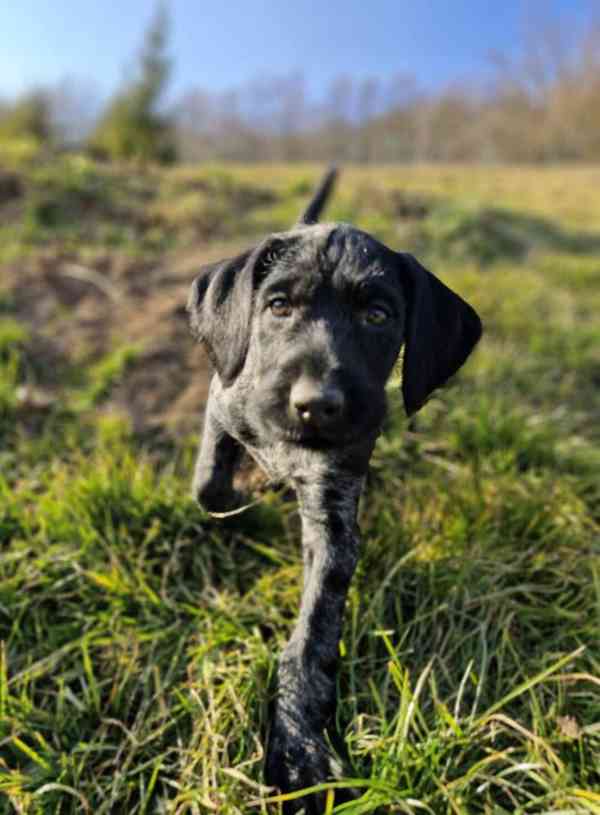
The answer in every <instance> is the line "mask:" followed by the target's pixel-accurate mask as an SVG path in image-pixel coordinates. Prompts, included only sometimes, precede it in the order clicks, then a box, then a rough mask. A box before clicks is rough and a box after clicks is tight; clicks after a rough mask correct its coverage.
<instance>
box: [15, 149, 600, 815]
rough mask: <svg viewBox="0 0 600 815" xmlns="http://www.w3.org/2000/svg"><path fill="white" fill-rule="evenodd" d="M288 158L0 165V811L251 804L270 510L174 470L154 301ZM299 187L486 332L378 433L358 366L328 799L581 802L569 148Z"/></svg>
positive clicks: (288, 540) (597, 226) (273, 207)
mask: <svg viewBox="0 0 600 815" xmlns="http://www.w3.org/2000/svg"><path fill="white" fill-rule="evenodd" d="M319 173H320V169H319V168H317V167H310V166H299V167H298V166H296V167H254V168H251V167H248V168H246V167H240V168H231V167H208V168H178V169H173V170H170V171H164V172H162V171H161V172H159V171H146V172H141V171H133V170H127V169H123V168H121V169H119V168H110V167H103V166H101V165H95V164H93V163H91V162H90V161H88V160H86V159H83V158H77V157H64V158H61V159H58V160H57V161H56V162H55V163H54V164H51V165H47V166H38V167H34V168H29V169H27V170H23V169H21V170H15V171H14V172H11V173H8V172H7V173H5V174H4V176H3V175H2V174H1V173H0V640H1V650H0V813H24V814H25V813H27V815H30V814H31V815H34V814H35V815H39V814H40V813H43V815H46V813H48V815H49V814H50V813H53V814H54V813H55V814H56V815H59V813H60V815H67V813H94V815H107V814H108V813H119V814H120V813H123V815H142V813H172V814H173V815H175V814H177V815H179V813H194V815H196V814H197V813H213V812H214V813H219V814H220V815H230V814H231V815H233V813H252V812H257V813H259V812H262V813H267V812H269V813H270V812H274V813H275V812H277V810H278V805H277V803H272V802H271V803H269V802H270V801H271V800H272V798H273V795H274V793H273V791H271V790H269V789H267V788H265V787H264V786H263V784H262V760H263V743H264V736H265V728H266V724H267V720H268V705H269V700H270V698H271V696H272V694H273V691H274V687H275V672H276V665H277V654H278V652H279V650H280V648H281V647H282V645H283V644H284V642H285V641H286V639H287V637H288V636H289V634H290V631H291V628H292V626H293V623H294V618H295V614H296V610H297V606H298V600H299V590H300V584H301V558H300V552H299V531H298V522H297V514H296V508H295V505H294V504H293V503H291V502H290V501H287V500H284V498H283V497H282V496H280V495H277V494H274V493H271V492H269V491H268V489H266V488H265V487H264V486H263V485H261V484H260V483H258V484H257V485H256V486H255V487H253V489H255V490H257V491H258V492H259V493H260V495H261V496H262V501H261V502H260V503H259V504H258V505H257V506H256V507H255V508H253V509H251V510H250V511H248V512H247V513H245V514H243V515H241V516H238V517H235V518H232V519H230V520H227V521H216V520H214V519H211V518H209V517H208V516H206V515H205V514H203V512H202V511H201V510H199V509H198V508H197V507H196V506H195V505H194V504H193V503H192V502H191V500H190V499H189V497H188V491H189V482H190V474H191V466H192V460H193V455H194V446H195V444H196V441H197V430H198V428H199V418H200V416H201V412H202V402H203V399H204V397H205V393H206V382H207V370H206V364H205V362H204V360H203V357H202V353H201V351H200V350H199V349H198V348H195V347H194V346H193V344H192V340H191V338H190V337H189V335H188V331H187V325H186V318H185V314H184V312H183V305H184V303H185V297H186V293H187V287H188V286H189V283H190V282H191V280H192V278H193V275H194V271H195V269H197V267H198V265H199V264H200V263H201V262H203V261H204V260H210V259H214V258H215V257H218V256H220V255H226V254H227V253H230V252H232V251H233V249H234V248H235V247H238V246H240V245H243V244H246V243H248V242H249V241H251V240H253V239H254V238H255V237H256V236H259V235H261V234H263V233H264V232H265V231H268V230H273V229H280V228H285V227H287V226H288V225H290V224H291V222H292V221H293V220H294V218H295V217H296V215H297V214H298V213H299V212H300V210H301V208H302V205H303V204H304V203H305V202H306V200H307V196H308V195H309V194H310V190H311V189H312V185H313V184H314V182H315V181H316V179H317V178H318V177H319ZM329 215H330V217H331V219H332V220H334V219H339V220H347V221H351V222H353V223H354V224H356V225H358V226H361V227H362V228H364V229H366V230H368V231H371V232H373V233H374V234H375V235H376V236H378V237H380V238H381V239H382V240H384V241H385V242H387V243H389V244H390V245H391V246H393V247H394V248H397V249H401V248H402V249H407V250H412V251H415V252H416V253H417V254H418V255H419V258H420V259H422V261H423V262H424V263H425V264H426V265H428V266H429V267H430V268H431V269H432V270H433V271H434V272H435V273H436V274H437V275H438V276H439V277H441V278H442V279H443V280H444V281H446V282H447V283H448V284H449V285H450V286H452V287H453V288H455V289H456V290H457V291H458V292H460V293H461V294H462V295H463V296H464V297H465V298H466V299H467V300H469V301H470V302H472V303H473V305H474V306H475V307H476V308H477V310H478V311H479V312H480V314H481V316H482V319H483V321H484V326H485V334H484V338H483V340H482V342H481V344H480V346H479V348H478V350H477V352H476V353H475V354H474V356H473V357H472V358H471V359H470V361H469V362H468V364H467V365H466V366H465V368H464V369H463V370H462V371H461V372H460V374H459V375H458V377H456V379H455V381H454V382H453V383H452V384H451V385H450V386H449V387H448V388H446V389H444V390H443V391H441V392H439V393H437V394H436V396H435V398H433V399H432V400H431V401H430V403H429V404H428V405H427V406H426V408H425V409H424V410H423V411H422V412H421V413H420V414H419V415H418V419H417V424H416V427H415V428H412V429H411V431H410V432H409V429H408V428H407V423H406V421H405V419H404V418H403V415H402V408H401V402H400V398H399V394H398V387H397V385H398V382H397V380H396V381H393V382H392V383H391V384H390V388H389V390H390V406H391V411H390V418H389V421H388V427H387V430H386V433H385V436H383V437H382V438H381V439H380V442H379V443H378V447H377V449H376V452H375V455H374V458H373V462H372V472H371V477H370V481H369V486H368V494H367V498H366V500H365V501H363V506H362V513H361V527H362V531H363V539H364V550H363V556H362V560H361V563H360V566H359V569H358V572H357V574H356V576H355V579H354V582H353V585H352V589H351V592H350V597H349V601H348V606H347V615H346V625H345V629H344V636H343V641H342V642H341V644H340V650H341V655H342V659H341V666H340V673H339V699H340V703H339V709H338V716H337V721H336V726H337V729H338V732H339V733H340V734H341V735H342V736H343V738H344V739H345V743H346V748H347V751H348V754H349V763H348V766H347V768H346V771H347V774H348V779H353V781H352V782H350V780H348V781H347V783H348V784H351V785H352V786H355V787H357V788H360V790H361V792H362V796H361V797H360V798H359V799H357V801H356V802H354V803H352V804H350V805H348V804H347V805H344V806H342V805H340V806H338V807H337V808H336V807H335V799H334V793H333V790H332V792H331V793H330V795H329V798H328V801H329V804H328V811H329V812H339V813H341V812H345V813H353V814H354V815H358V813H369V812H381V813H387V812H390V813H391V812H399V813H414V815H420V813H431V814H432V815H443V814H445V813H448V815H476V814H478V813H485V815H503V814H504V813H511V814H513V813H523V815H524V814H525V813H527V814H528V815H529V813H547V814H548V815H550V814H552V815H567V814H570V813H595V814H596V815H597V814H598V813H600V557H599V555H600V545H599V541H600V534H599V533H600V444H599V442H600V320H599V315H600V169H591V168H587V169H586V168H574V169H564V168H563V169H561V168H556V169H552V168H550V169H537V170H534V169H528V168H489V169H486V168H468V167H463V168H461V167H422V168H419V167H416V168H402V167H395V168H377V169H360V170H359V169H352V170H348V171H347V172H346V173H345V174H344V175H343V176H342V178H341V182H340V186H339V189H338V192H337V194H336V197H335V201H334V203H333V204H332V206H331V208H330V210H329ZM256 482H257V479H256V478H255V477H254V475H253V474H252V473H250V474H248V475H247V476H246V483H247V484H248V485H250V486H252V485H253V484H256ZM356 779H359V780H358V781H357V780H356ZM342 783H346V782H342Z"/></svg>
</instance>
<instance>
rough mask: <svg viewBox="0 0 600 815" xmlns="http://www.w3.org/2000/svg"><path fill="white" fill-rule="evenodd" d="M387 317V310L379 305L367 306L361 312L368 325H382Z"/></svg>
mask: <svg viewBox="0 0 600 815" xmlns="http://www.w3.org/2000/svg"><path fill="white" fill-rule="evenodd" d="M389 318H390V314H389V312H388V311H387V310H386V309H384V308H382V307H381V306H369V307H368V308H367V309H365V311H364V313H363V319H364V321H365V322H366V323H369V325H383V324H384V323H385V322H387V320H389Z"/></svg>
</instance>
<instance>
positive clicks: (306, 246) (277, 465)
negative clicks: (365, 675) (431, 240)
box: [188, 202, 481, 815]
mask: <svg viewBox="0 0 600 815" xmlns="http://www.w3.org/2000/svg"><path fill="white" fill-rule="evenodd" d="M321 203H322V202H321ZM313 209H314V208H313ZM369 287H371V289H372V290H373V291H375V289H376V290H377V292H378V294H377V296H378V297H379V298H380V299H383V300H384V301H385V303H386V306H387V307H388V310H389V313H390V318H389V319H388V320H387V321H386V323H385V324H384V326H383V327H381V328H377V329H375V328H373V327H372V326H368V325H367V324H366V323H365V321H364V320H363V319H362V316H361V315H362V314H363V311H361V309H362V310H364V308H365V306H364V305H362V303H363V301H362V300H361V299H360V298H361V297H364V296H363V294H361V292H364V291H365V290H367V289H369ZM373 287H375V288H373ZM280 289H281V290H285V291H286V292H288V293H289V297H290V300H291V301H292V303H293V304H294V310H293V312H292V316H291V317H290V318H289V319H287V320H283V321H282V320H276V319H274V318H273V317H272V315H271V313H270V311H269V301H268V295H269V292H271V293H272V292H277V291H279V290H280ZM369 296H372V295H369ZM188 309H189V311H190V316H191V323H192V329H193V331H194V333H195V334H196V336H197V337H198V338H199V339H200V340H201V341H202V342H203V343H204V345H205V347H206V348H207V350H208V353H209V355H210V357H211V359H212V361H213V363H214V365H215V368H216V373H215V376H214V378H213V381H212V384H211V389H210V395H209V400H208V404H207V408H206V415H205V426H204V432H203V436H202V442H201V446H200V452H199V455H198V460H197V463H196V469H195V476H194V485H193V491H194V495H195V496H196V498H197V499H198V500H199V501H200V503H201V504H203V506H204V507H205V508H206V509H208V510H212V511H223V510H227V509H229V508H232V507H233V506H235V503H236V500H237V496H236V495H235V493H234V491H233V487H232V478H233V472H234V469H235V466H236V464H237V461H238V458H239V454H240V451H241V449H242V447H245V448H246V449H247V450H248V452H249V453H250V454H251V455H252V456H253V457H254V458H255V460H256V461H257V462H258V463H259V464H260V465H261V467H263V468H264V469H265V471H266V472H267V473H268V474H269V475H270V476H271V477H272V478H273V479H274V480H275V481H287V482H288V483H289V484H291V486H292V487H293V488H294V489H295V491H296V494H297V497H298V502H299V509H300V515H301V519H302V550H303V562H304V587H303V592H302V600H301V604H300V613H299V617H298V621H297V623H296V626H295V628H294V631H293V633H292V636H291V638H290V640H289V642H288V644H287V645H286V647H285V649H284V651H283V653H282V654H281V657H280V662H279V672H278V689H277V696H276V699H275V701H274V705H273V714H272V720H271V726H270V734H269V739H268V747H267V758H266V765H265V776H266V780H267V782H268V783H270V784H273V785H275V786H277V787H278V788H279V789H281V790H283V791H285V792H287V791H292V790H298V789H302V788H304V787H307V786H311V785H314V784H318V783H320V782H323V781H324V780H327V779H329V778H333V777H336V776H337V775H339V773H340V767H339V765H338V763H337V761H336V759H335V758H334V757H333V756H332V754H331V752H330V751H329V750H328V748H327V746H326V740H325V732H326V728H327V727H328V725H330V723H331V720H332V717H333V714H334V711H335V701H336V700H335V677H336V666H337V662H338V653H339V640H340V636H341V628H342V622H343V614H344V605H345V601H346V596H347V592H348V587H349V585H350V581H351V579H352V575H353V573H354V570H355V567H356V564H357V562H358V557H359V548H360V538H359V530H358V526H357V521H356V519H357V511H358V501H359V498H360V494H361V490H362V487H363V483H364V478H365V474H366V471H367V468H368V462H369V458H370V456H371V453H372V450H373V447H374V444H375V441H376V439H377V436H378V435H379V433H380V430H381V425H382V421H383V418H384V415H385V383H386V380H387V378H388V377H389V374H390V372H391V370H392V368H393V366H394V364H395V362H396V359H397V357H398V354H399V351H400V348H401V346H402V344H403V342H405V343H406V351H405V354H404V357H405V359H404V368H403V374H404V383H403V392H404V400H405V404H406V408H407V412H408V413H412V412H414V411H415V410H417V409H418V408H419V407H420V406H421V404H422V403H423V402H424V401H425V399H426V398H427V397H428V395H429V393H430V392H431V391H432V390H433V388H435V387H437V386H438V385H441V384H443V383H444V382H445V381H446V379H448V377H449V376H450V375H451V374H453V373H454V372H455V371H456V370H457V369H458V368H459V367H460V366H461V365H462V363H463V362H464V360H465V359H466V357H467V356H468V354H469V353H470V351H471V350H472V348H473V346H474V345H475V343H476V342H477V340H478V339H479V334H480V330H481V328H480V323H479V319H478V318H477V315H476V314H475V312H474V311H473V310H472V309H471V307H470V306H468V305H467V304H466V303H464V301H462V300H461V299H460V298H459V297H458V296H457V295H455V294H454V293H453V292H451V291H450V290H449V289H447V288H446V287H445V286H443V285H442V284H441V283H440V282H439V281H437V279H436V278H434V277H433V275H431V274H430V273H429V272H427V271H426V270H425V269H423V267H421V266H420V265H419V264H418V263H417V261H415V260H414V258H412V257H411V256H410V255H404V254H400V253H396V252H393V251H392V250H390V249H388V248H387V247H385V246H383V245H382V244H380V243H378V242H377V241H376V240H374V239H373V238H372V237H371V236H369V235H367V234H366V233H364V232H361V231H359V230H357V229H354V228H352V227H350V226H348V225H344V224H324V225H300V226H298V227H296V228H294V229H292V230H290V231H289V232H286V233H279V234H277V235H272V236H269V237H268V238H267V239H266V240H265V241H263V243H262V244H260V245H259V246H258V247H257V248H255V249H253V250H250V251H249V252H246V253H244V254H243V255H240V256H238V257H237V258H233V259H231V260H228V261H223V262H222V263H220V264H214V265H212V266H209V267H206V268H205V269H204V270H202V272H201V274H200V276H199V277H198V278H197V280H196V281H195V282H194V285H193V287H192V292H191V294H190V300H189V303H188ZM301 377H310V379H311V381H314V382H316V383H317V385H318V387H323V388H325V387H330V386H331V387H335V388H336V389H337V390H338V391H339V392H340V393H342V394H343V397H344V408H343V411H342V413H341V415H340V416H339V421H336V422H335V423H332V426H330V425H326V426H325V427H322V428H317V431H316V432H312V431H311V433H307V432H305V431H306V427H305V426H303V425H302V423H301V422H299V420H298V418H297V416H296V415H295V414H294V411H293V410H292V409H291V408H290V400H291V397H290V393H291V389H292V387H293V386H294V383H295V382H297V381H298V380H299V379H300V378H301ZM333 425H334V426H333ZM341 795H342V794H341V793H340V794H339V795H338V796H337V797H336V803H339V802H340V801H341V800H344V799H343V798H342V797H341ZM302 808H304V811H305V812H306V813H307V815H308V814H309V813H310V814H311V815H317V813H320V812H322V811H323V796H316V795H310V796H305V797H303V798H301V799H297V800H295V801H293V802H288V803H287V804H286V805H285V807H284V811H285V812H286V815H287V814H288V813H296V812H299V811H300V810H301V809H302Z"/></svg>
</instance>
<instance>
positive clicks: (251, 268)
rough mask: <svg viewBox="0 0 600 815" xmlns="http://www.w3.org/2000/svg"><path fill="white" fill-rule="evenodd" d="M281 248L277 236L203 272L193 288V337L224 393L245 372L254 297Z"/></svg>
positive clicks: (282, 244)
mask: <svg viewBox="0 0 600 815" xmlns="http://www.w3.org/2000/svg"><path fill="white" fill-rule="evenodd" d="M285 248H286V243H285V242H284V241H283V240H281V239H280V238H278V237H277V236H273V237H270V238H267V239H266V240H265V241H263V242H262V243H261V244H260V245H259V246H257V247H256V248H254V249H249V250H248V251H246V252H243V253H242V254H241V255H238V256H237V257H234V258H229V259H227V260H222V261H219V262H218V263H212V264H209V265H208V266H203V267H202V269H201V270H200V274H199V275H198V277H197V278H196V279H195V280H194V282H193V283H192V288H191V291H190V294H189V297H188V302H187V310H188V313H189V315H190V325H191V329H192V333H193V334H194V336H195V337H196V339H198V340H199V341H200V342H201V343H202V345H203V346H204V347H205V349H206V351H207V353H208V356H209V359H210V361H211V362H212V364H213V366H214V367H215V370H216V371H217V373H218V374H219V377H220V379H221V381H222V382H223V385H225V387H227V386H228V385H231V384H232V383H233V381H234V379H235V378H236V376H237V375H238V374H239V373H240V371H241V370H242V368H243V367H244V362H245V359H246V354H247V352H248V345H249V343H250V328H251V320H252V309H253V300H254V291H255V289H256V287H257V286H258V284H259V283H260V281H261V280H262V278H263V277H264V276H265V275H266V273H267V270H268V268H269V266H270V265H271V264H272V263H273V262H274V261H275V260H277V259H278V258H279V257H280V256H281V255H282V254H283V253H284V250H285Z"/></svg>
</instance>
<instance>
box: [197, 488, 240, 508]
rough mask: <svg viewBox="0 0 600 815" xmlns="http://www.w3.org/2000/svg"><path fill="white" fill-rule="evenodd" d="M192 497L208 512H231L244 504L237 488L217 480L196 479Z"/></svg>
mask: <svg viewBox="0 0 600 815" xmlns="http://www.w3.org/2000/svg"><path fill="white" fill-rule="evenodd" d="M192 497H193V498H194V500H195V501H196V502H197V503H198V504H200V506H201V507H202V509H203V510H205V511H206V512H229V511H231V510H234V509H237V508H238V507H239V506H241V504H242V496H241V494H240V493H239V492H237V490H234V489H233V488H232V487H231V486H230V485H229V484H223V483H221V482H219V481H216V480H210V481H209V480H207V481H199V480H198V481H194V484H193V485H192Z"/></svg>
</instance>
